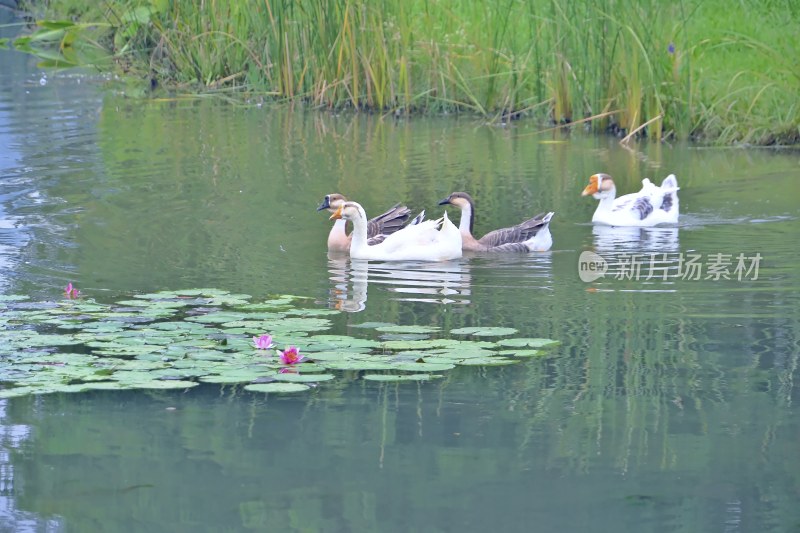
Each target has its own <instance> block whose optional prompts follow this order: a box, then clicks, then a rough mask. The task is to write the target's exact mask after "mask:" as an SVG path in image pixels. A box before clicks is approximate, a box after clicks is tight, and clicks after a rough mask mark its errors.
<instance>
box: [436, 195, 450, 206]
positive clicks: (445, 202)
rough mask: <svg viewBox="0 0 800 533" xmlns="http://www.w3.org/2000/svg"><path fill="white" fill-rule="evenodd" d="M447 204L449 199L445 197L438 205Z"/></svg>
mask: <svg viewBox="0 0 800 533" xmlns="http://www.w3.org/2000/svg"><path fill="white" fill-rule="evenodd" d="M449 203H450V197H449V196H448V197H447V198H445V199H444V200H441V201H440V202H439V205H447V204H449Z"/></svg>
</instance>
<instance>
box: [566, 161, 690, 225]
mask: <svg viewBox="0 0 800 533" xmlns="http://www.w3.org/2000/svg"><path fill="white" fill-rule="evenodd" d="M679 189H680V187H678V180H677V178H676V177H675V174H670V175H669V176H667V177H666V178H664V181H663V182H661V186H660V187H659V186H657V185H655V184H654V183H653V182H651V181H650V180H649V179H647V178H645V179H643V180H642V190H640V191H639V192H636V193H631V194H626V195H624V196H620V197H619V198H617V197H616V196H617V187H616V186H615V185H614V180H612V179H611V176H609V175H608V174H602V173H601V174H593V175H592V176H591V177H590V178H589V185H587V186H586V187H585V188H584V189H583V193H581V196H589V195H591V196H592V197H593V198H595V199H597V200H600V203H599V204H598V206H597V209H596V210H595V212H594V215H592V222H593V223H595V224H605V225H607V226H656V225H658V224H677V222H678V211H679V203H678V190H679Z"/></svg>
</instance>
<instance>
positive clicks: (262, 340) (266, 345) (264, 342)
mask: <svg viewBox="0 0 800 533" xmlns="http://www.w3.org/2000/svg"><path fill="white" fill-rule="evenodd" d="M253 344H254V345H255V347H256V348H258V349H259V350H269V349H270V348H272V347H273V346H275V345H274V344H273V343H272V335H267V334H264V335H261V336H260V337H253Z"/></svg>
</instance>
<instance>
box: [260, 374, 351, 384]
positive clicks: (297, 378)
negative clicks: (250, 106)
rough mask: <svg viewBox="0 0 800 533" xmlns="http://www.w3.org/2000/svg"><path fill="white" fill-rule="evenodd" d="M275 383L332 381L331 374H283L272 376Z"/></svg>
mask: <svg viewBox="0 0 800 533" xmlns="http://www.w3.org/2000/svg"><path fill="white" fill-rule="evenodd" d="M273 377H274V378H275V381H286V382H290V383H315V382H317V381H328V380H329V379H333V378H334V377H336V376H334V375H333V374H293V373H284V374H280V373H278V374H275V376H273Z"/></svg>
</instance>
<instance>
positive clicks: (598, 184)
mask: <svg viewBox="0 0 800 533" xmlns="http://www.w3.org/2000/svg"><path fill="white" fill-rule="evenodd" d="M616 192H617V188H616V186H615V185H614V180H612V179H611V176H609V175H608V174H592V176H590V177H589V185H587V186H586V187H585V188H584V189H583V192H582V193H581V196H589V195H592V197H593V198H595V199H597V200H601V199H603V198H608V197H611V198H613V197H614V195H615V194H616Z"/></svg>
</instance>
